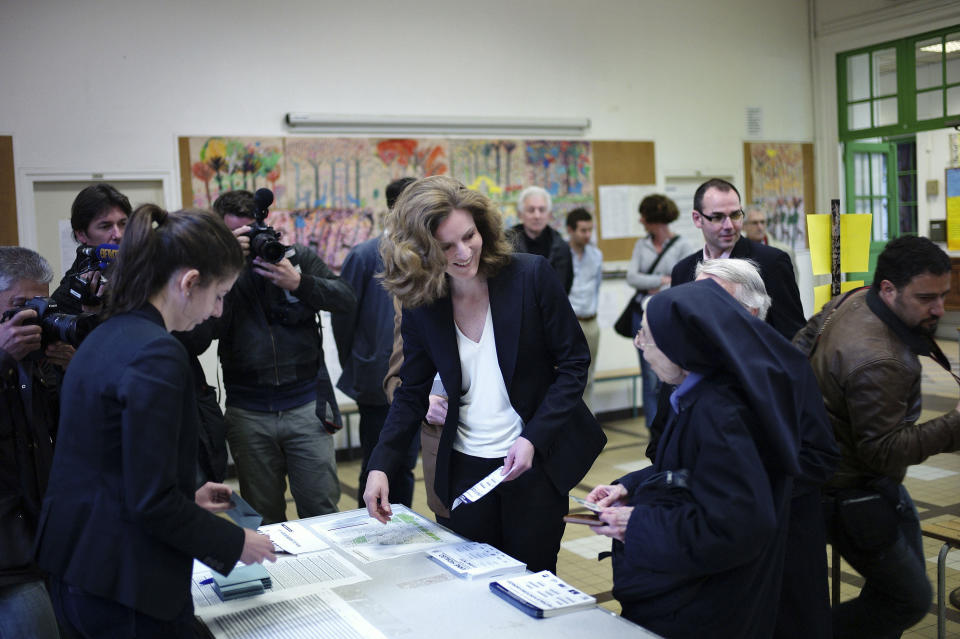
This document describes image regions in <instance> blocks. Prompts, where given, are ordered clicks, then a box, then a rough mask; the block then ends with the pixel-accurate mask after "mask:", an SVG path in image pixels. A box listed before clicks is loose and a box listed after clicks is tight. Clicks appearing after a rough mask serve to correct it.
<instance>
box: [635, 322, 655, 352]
mask: <svg viewBox="0 0 960 639" xmlns="http://www.w3.org/2000/svg"><path fill="white" fill-rule="evenodd" d="M633 345H634V346H636V347H637V348H639V349H640V350H644V349H646V348H647V347H648V346H653V345H654V344H653V340H652V339H650V334H649V333H647V327H646V326H643V325H641V326H640V330H638V331H637V335H636V337H634V338H633Z"/></svg>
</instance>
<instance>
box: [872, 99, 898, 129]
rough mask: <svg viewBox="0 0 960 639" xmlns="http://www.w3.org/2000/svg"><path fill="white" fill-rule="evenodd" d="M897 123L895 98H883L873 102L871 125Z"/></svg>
mask: <svg viewBox="0 0 960 639" xmlns="http://www.w3.org/2000/svg"><path fill="white" fill-rule="evenodd" d="M896 123H897V99H896V98H884V99H882V100H876V101H874V103H873V126H888V125H890V124H896Z"/></svg>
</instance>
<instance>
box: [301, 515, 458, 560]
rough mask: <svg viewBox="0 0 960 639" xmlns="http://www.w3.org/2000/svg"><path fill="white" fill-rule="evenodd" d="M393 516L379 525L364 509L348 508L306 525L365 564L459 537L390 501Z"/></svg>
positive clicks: (449, 541) (433, 546) (440, 544)
mask: <svg viewBox="0 0 960 639" xmlns="http://www.w3.org/2000/svg"><path fill="white" fill-rule="evenodd" d="M390 508H391V509H392V510H393V517H391V518H390V521H389V522H387V523H386V524H382V523H380V522H379V521H377V520H376V519H374V518H373V517H371V516H370V515H368V514H367V511H366V510H348V511H346V512H340V513H334V514H332V515H325V516H324V517H320V518H318V519H317V520H316V521H311V522H310V523H309V524H307V525H308V526H310V528H311V529H312V530H313V531H314V532H316V533H317V534H320V535H322V536H323V537H324V538H325V539H326V540H327V541H329V542H330V544H331V545H333V546H335V547H337V548H339V549H340V550H342V551H344V552H346V553H349V554H350V556H352V557H353V558H354V559H357V560H358V561H362V562H363V563H369V562H371V561H379V560H381V559H390V558H391V557H399V556H401V555H409V554H411V553H415V552H424V551H428V550H432V549H433V548H436V547H438V546H442V545H444V544H452V543H457V542H461V541H463V539H462V538H461V537H459V536H457V535H455V534H454V533H452V532H450V531H449V530H447V529H446V528H444V527H442V526H440V525H438V524H436V523H434V522H432V521H430V520H428V519H426V518H424V517H422V516H421V515H418V514H417V513H415V512H413V511H412V510H410V509H409V508H407V507H406V506H404V505H402V504H390Z"/></svg>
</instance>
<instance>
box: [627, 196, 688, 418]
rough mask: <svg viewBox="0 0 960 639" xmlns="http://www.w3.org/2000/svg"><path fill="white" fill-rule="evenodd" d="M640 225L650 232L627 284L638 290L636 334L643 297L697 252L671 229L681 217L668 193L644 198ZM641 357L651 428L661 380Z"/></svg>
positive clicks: (638, 249)
mask: <svg viewBox="0 0 960 639" xmlns="http://www.w3.org/2000/svg"><path fill="white" fill-rule="evenodd" d="M638 210H639V213H640V224H642V225H643V228H644V229H645V230H646V231H647V236H646V237H641V238H640V239H639V240H637V243H636V244H634V245H633V255H632V256H631V257H630V265H629V266H628V267H627V284H629V285H630V286H632V287H633V288H635V289H636V293H634V297H633V302H634V313H633V333H634V334H636V332H637V331H638V330H640V317H641V316H642V314H643V313H642V311H640V309H641V308H643V306H642V304H643V300H644V299H646V298H647V297H650V296H651V295H653V294H654V293H656V292H658V291H661V290H663V289H666V288H669V287H670V272H671V271H672V270H673V265H674V264H676V263H677V262H679V261H680V260H682V259H683V258H685V257H686V256H688V255H690V254H691V253H693V251H694V249H693V247H692V246H691V245H690V242H689V240H687V239H686V238H685V237H681V236H679V235H677V234H676V233H674V232H673V231H671V230H670V224H671V223H672V222H675V221H676V219H677V217H679V214H680V212H679V210H678V209H677V205H676V204H675V203H674V201H673V200H671V199H670V198H668V197H667V196H666V195H659V194H653V195H648V196H647V197H645V198H643V200H642V201H641V202H640V207H639V209H638ZM637 355H638V356H639V358H640V381H641V383H642V393H641V396H642V397H643V414H644V415H645V416H646V420H647V421H646V423H647V427H648V428H649V426H650V424H652V423H653V418H654V417H655V416H656V414H657V392H658V390H659V388H660V380H659V379H657V375H656V373H654V372H653V369H651V368H650V365H649V364H647V362H646V360H644V359H643V352H642V351H640V350H639V349H638V350H637Z"/></svg>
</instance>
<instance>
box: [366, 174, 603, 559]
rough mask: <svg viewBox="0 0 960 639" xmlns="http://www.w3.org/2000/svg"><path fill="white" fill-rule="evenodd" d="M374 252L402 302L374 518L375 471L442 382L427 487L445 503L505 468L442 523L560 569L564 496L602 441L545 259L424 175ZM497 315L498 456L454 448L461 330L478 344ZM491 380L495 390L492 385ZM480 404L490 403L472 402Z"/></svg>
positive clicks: (396, 457)
mask: <svg viewBox="0 0 960 639" xmlns="http://www.w3.org/2000/svg"><path fill="white" fill-rule="evenodd" d="M388 228H389V229H390V231H389V232H388V234H387V235H386V236H385V238H384V242H383V248H382V249H381V251H382V254H383V257H384V268H385V270H384V280H383V281H384V286H385V287H386V288H387V289H388V290H389V291H390V292H391V293H393V294H394V295H396V296H397V297H398V298H399V299H400V301H401V303H402V304H403V308H404V312H403V320H402V326H401V332H402V334H403V354H404V362H403V367H402V368H401V371H400V377H401V379H402V384H401V386H400V388H398V389H397V391H396V394H395V395H394V400H393V404H392V405H391V408H390V412H389V414H388V416H387V420H386V423H385V424H384V427H383V430H382V432H381V435H380V441H379V443H378V445H377V447H376V448H375V449H374V451H373V454H372V456H371V458H370V466H369V467H370V469H371V472H370V475H369V477H368V479H367V489H366V492H365V493H364V501H365V502H366V504H367V509H368V511H369V512H370V514H371V516H373V517H376V518H378V519H379V520H381V521H387V519H388V518H389V516H390V514H391V510H390V505H389V484H388V481H387V478H386V477H387V476H386V474H385V472H384V471H388V470H390V469H392V468H394V467H395V466H396V465H397V464H398V463H401V462H402V456H403V451H405V450H407V449H408V448H409V443H410V441H411V439H412V438H413V437H414V436H415V435H416V433H417V429H418V427H419V425H420V421H421V419H422V418H423V416H424V414H425V413H426V411H427V403H428V394H429V392H430V388H431V386H432V382H433V378H434V376H435V374H436V373H437V372H439V373H440V379H441V380H442V381H443V385H444V387H445V388H446V389H447V392H448V393H449V406H448V410H447V416H446V421H445V423H444V426H443V430H442V434H441V437H440V444H439V450H438V454H437V471H436V478H435V488H436V492H437V495H438V497H439V498H440V500H441V501H443V503H444V504H445V505H447V506H448V507H449V506H451V505H452V504H453V501H454V500H455V499H456V497H457V496H458V495H460V494H461V493H462V492H463V491H464V490H466V489H467V488H469V487H470V486H472V485H473V484H475V483H476V482H477V481H479V480H480V479H482V478H483V477H484V476H486V475H487V474H489V473H490V472H492V471H494V470H496V469H497V468H498V467H500V466H501V465H503V466H504V469H503V471H502V474H503V476H504V481H503V483H501V484H500V485H499V486H498V487H497V488H496V489H495V490H494V491H493V492H492V493H490V494H488V495H487V496H485V497H483V498H482V499H480V500H478V501H476V502H474V503H470V504H464V505H460V506H458V507H457V508H456V509H454V510H452V511H451V515H450V518H449V519H445V518H444V519H441V520H440V521H441V522H442V523H444V524H446V525H447V526H449V527H450V528H451V529H453V530H454V531H456V532H458V533H460V534H461V535H463V536H465V537H467V538H469V539H472V540H475V541H483V542H487V543H490V544H492V545H494V546H496V547H498V548H500V549H501V550H503V551H504V552H507V553H508V554H511V555H513V556H514V557H516V558H518V559H520V560H521V561H524V562H526V563H527V566H528V568H530V569H531V570H543V569H548V570H555V569H556V559H557V553H558V552H559V549H560V538H561V536H562V535H563V520H562V518H563V515H565V514H566V513H567V509H568V497H567V493H568V491H569V490H570V489H571V488H572V487H573V486H575V485H576V484H577V483H578V482H579V481H580V480H581V479H582V478H583V476H584V475H585V474H586V472H587V471H588V470H589V469H590V466H591V465H592V464H593V461H594V460H595V459H596V457H597V455H599V453H600V451H601V450H602V448H603V446H604V444H605V443H606V437H605V436H604V434H603V431H602V430H601V428H600V426H599V424H598V423H597V422H596V420H595V419H594V418H593V416H592V415H591V413H590V411H589V410H588V409H587V407H586V406H585V405H584V403H583V401H582V400H581V396H582V394H583V388H584V385H585V383H586V377H587V367H588V365H589V362H590V354H589V350H588V348H587V343H586V340H585V339H584V337H583V333H582V331H581V330H580V326H579V324H578V322H577V318H576V316H575V315H574V313H573V309H572V308H571V307H570V303H569V301H568V300H567V296H566V294H565V292H564V289H563V285H562V283H561V282H560V280H559V278H558V277H557V275H556V273H555V272H554V271H553V270H552V268H551V267H550V265H549V264H548V263H547V261H546V260H544V259H543V258H542V257H539V256H534V255H526V254H517V255H511V253H510V247H509V245H508V244H507V243H506V241H505V240H504V234H503V227H502V221H501V219H500V215H499V212H498V211H497V209H496V208H495V206H494V205H493V203H492V202H491V201H490V200H489V199H488V198H487V197H486V196H484V195H482V194H480V193H477V192H476V191H471V190H469V189H467V188H466V187H464V186H463V185H462V184H460V183H459V182H458V181H456V180H454V179H452V178H448V177H442V176H436V177H430V178H424V179H422V180H419V181H418V182H416V183H414V184H413V185H411V186H410V187H408V188H407V190H406V191H404V193H403V195H402V196H401V198H400V200H399V201H398V202H397V205H396V207H395V208H394V213H393V215H392V217H391V218H390V220H389V221H388ZM488 309H489V314H490V316H491V317H492V323H491V324H490V325H491V326H492V330H493V337H494V338H495V349H496V360H497V361H496V366H492V367H489V368H487V369H485V370H482V371H481V372H482V375H483V376H484V377H486V379H485V380H484V381H485V382H488V381H489V380H490V379H491V378H492V379H494V380H496V379H497V375H498V374H499V375H500V376H501V378H502V382H503V386H502V388H503V389H505V391H506V395H507V397H508V400H509V408H511V409H512V411H514V412H515V414H516V416H518V417H519V420H520V421H519V423H520V424H521V425H520V427H519V429H518V430H519V432H518V434H517V435H516V436H515V437H514V438H513V439H511V440H510V441H503V442H500V445H501V447H502V450H503V451H504V454H503V455H496V456H492V457H483V456H477V455H471V454H467V453H464V452H461V451H459V450H456V447H457V446H458V441H463V440H462V439H461V437H462V435H463V433H464V430H465V428H468V427H470V425H469V424H465V423H464V422H463V420H462V419H461V402H462V401H463V399H464V393H466V392H469V390H470V389H469V388H465V382H464V377H463V375H462V370H461V352H460V348H459V347H458V338H457V333H458V332H459V333H461V343H465V342H462V340H463V339H469V340H471V341H473V342H479V341H480V340H481V339H482V336H485V335H487V333H486V330H487V329H486V328H485V327H486V326H487V324H486V318H487V314H488ZM497 383H499V382H497ZM474 399H479V400H481V401H483V402H486V401H493V398H492V397H484V398H474Z"/></svg>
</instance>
